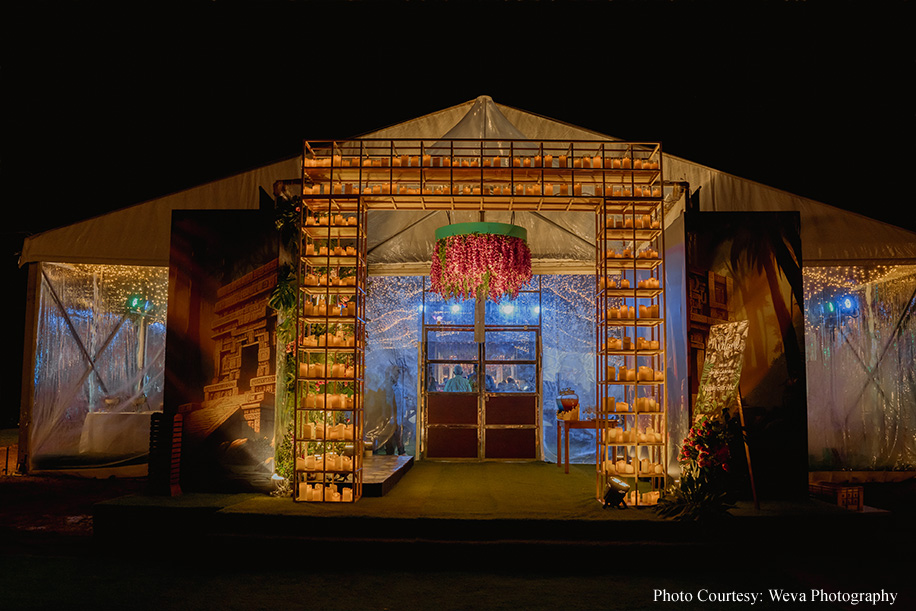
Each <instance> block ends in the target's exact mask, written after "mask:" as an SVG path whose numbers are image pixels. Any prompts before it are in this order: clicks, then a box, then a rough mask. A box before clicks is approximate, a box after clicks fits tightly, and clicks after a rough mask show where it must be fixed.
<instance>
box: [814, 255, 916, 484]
mask: <svg viewBox="0 0 916 611" xmlns="http://www.w3.org/2000/svg"><path fill="white" fill-rule="evenodd" d="M804 283H805V342H806V348H805V354H806V359H807V364H806V372H807V381H808V450H809V466H810V468H811V469H812V470H815V471H819V470H826V471H830V470H849V469H852V470H912V469H914V468H916V368H914V363H916V316H914V314H916V266H912V265H906V266H904V265H897V266H871V267H809V268H805V269H804Z"/></svg>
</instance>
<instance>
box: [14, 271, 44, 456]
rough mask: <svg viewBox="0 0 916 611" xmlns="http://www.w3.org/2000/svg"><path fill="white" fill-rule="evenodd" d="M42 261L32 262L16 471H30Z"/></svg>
mask: <svg viewBox="0 0 916 611" xmlns="http://www.w3.org/2000/svg"><path fill="white" fill-rule="evenodd" d="M39 266H41V263H29V264H28V280H27V282H28V284H27V286H28V288H27V289H26V295H25V338H24V346H23V351H22V354H23V359H22V386H21V388H22V394H21V397H20V401H19V452H18V454H17V456H16V471H17V472H18V473H22V474H27V473H28V472H29V455H30V454H31V452H30V448H29V442H30V440H31V437H32V435H31V431H32V407H33V406H34V404H35V360H36V353H37V350H38V304H39V301H40V300H39V299H38V288H39V286H40V280H39V279H38V268H39Z"/></svg>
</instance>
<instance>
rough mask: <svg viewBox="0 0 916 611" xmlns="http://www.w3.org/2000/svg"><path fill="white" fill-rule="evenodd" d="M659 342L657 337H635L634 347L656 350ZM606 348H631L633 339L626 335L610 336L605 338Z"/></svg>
mask: <svg viewBox="0 0 916 611" xmlns="http://www.w3.org/2000/svg"><path fill="white" fill-rule="evenodd" d="M659 346H660V344H659V342H658V340H657V339H652V340H649V339H646V338H644V337H637V338H636V349H637V350H658V349H659ZM607 349H608V350H632V349H633V341H632V340H631V339H630V338H629V337H627V336H624V337H611V338H609V339H608V340H607Z"/></svg>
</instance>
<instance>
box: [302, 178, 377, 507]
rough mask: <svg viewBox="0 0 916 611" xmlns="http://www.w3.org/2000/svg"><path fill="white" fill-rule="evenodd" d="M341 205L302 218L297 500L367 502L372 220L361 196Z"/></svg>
mask: <svg viewBox="0 0 916 611" xmlns="http://www.w3.org/2000/svg"><path fill="white" fill-rule="evenodd" d="M338 203H340V202H335V203H332V202H330V201H328V200H325V201H320V200H310V201H308V202H304V204H305V205H303V207H302V208H301V213H300V243H299V255H300V256H299V300H298V309H297V324H298V335H297V344H296V355H297V368H296V408H295V418H296V422H295V427H294V431H295V433H294V445H295V473H296V477H295V490H294V498H295V500H297V501H308V502H355V501H357V500H359V498H360V497H361V496H362V480H363V478H362V475H363V473H362V471H363V452H362V438H363V383H364V375H365V345H366V332H365V295H366V278H367V276H366V229H365V227H366V214H365V210H364V208H363V206H362V205H361V203H360V198H359V197H358V196H357V197H354V198H352V199H351V200H349V201H348V202H347V205H342V206H338V205H337V204H338Z"/></svg>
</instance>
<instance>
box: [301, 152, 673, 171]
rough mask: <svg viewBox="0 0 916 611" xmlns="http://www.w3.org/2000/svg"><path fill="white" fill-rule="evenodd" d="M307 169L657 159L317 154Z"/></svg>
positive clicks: (631, 164) (640, 165) (609, 165)
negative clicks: (326, 155) (324, 155)
mask: <svg viewBox="0 0 916 611" xmlns="http://www.w3.org/2000/svg"><path fill="white" fill-rule="evenodd" d="M302 165H303V167H306V168H360V167H362V168H388V167H393V168H421V167H423V168H479V167H484V168H507V167H509V166H510V165H511V166H512V167H515V168H541V167H544V168H569V167H573V168H575V169H593V170H594V169H598V170H600V169H613V170H631V169H632V170H657V169H659V162H658V160H657V159H644V158H635V159H634V158H632V157H629V156H602V155H582V156H572V155H552V154H547V155H534V156H521V157H517V156H513V157H512V158H511V160H510V158H509V157H503V156H501V155H496V156H487V157H483V158H481V157H479V156H478V157H455V158H452V157H449V156H440V155H431V154H423V155H395V156H385V157H344V156H343V155H332V156H331V157H316V158H306V159H303V163H302Z"/></svg>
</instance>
